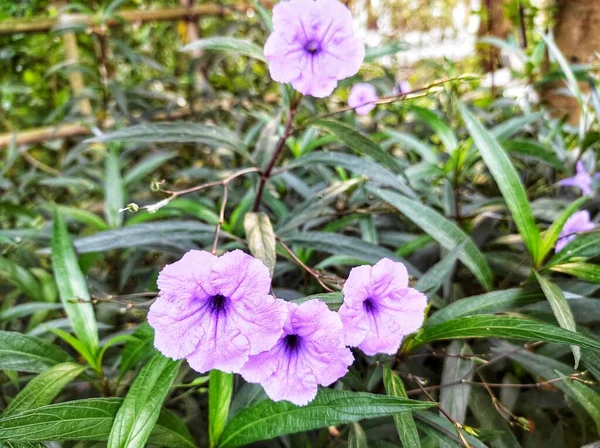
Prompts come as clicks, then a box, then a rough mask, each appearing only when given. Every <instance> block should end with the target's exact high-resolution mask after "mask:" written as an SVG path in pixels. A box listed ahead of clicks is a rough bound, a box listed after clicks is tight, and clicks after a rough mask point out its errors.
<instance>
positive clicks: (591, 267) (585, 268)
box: [550, 263, 600, 283]
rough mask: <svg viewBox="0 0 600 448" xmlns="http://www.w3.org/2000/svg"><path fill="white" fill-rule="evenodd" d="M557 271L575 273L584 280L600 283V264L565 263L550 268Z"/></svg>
mask: <svg viewBox="0 0 600 448" xmlns="http://www.w3.org/2000/svg"><path fill="white" fill-rule="evenodd" d="M550 269H551V270H553V271H556V272H562V273H564V274H570V275H574V276H575V277H578V278H580V279H582V280H585V281H588V282H592V283H600V265H597V264H591V263H565V264H558V265H554V266H552V267H551V268H550Z"/></svg>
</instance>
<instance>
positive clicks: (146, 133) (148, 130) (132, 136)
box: [87, 122, 243, 151]
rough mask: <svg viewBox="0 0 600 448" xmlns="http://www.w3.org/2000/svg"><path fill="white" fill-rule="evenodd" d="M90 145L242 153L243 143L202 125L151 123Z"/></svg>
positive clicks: (91, 141) (223, 131)
mask: <svg viewBox="0 0 600 448" xmlns="http://www.w3.org/2000/svg"><path fill="white" fill-rule="evenodd" d="M87 141H88V142H90V143H109V142H121V143H202V144H205V145H208V146H211V147H214V148H220V147H226V148H229V149H231V150H233V151H240V150H241V149H242V148H243V143H242V142H241V141H240V139H239V138H238V136H237V135H236V134H234V133H233V132H231V131H229V130H227V129H225V128H223V127H220V126H208V125H203V124H198V123H184V122H169V123H147V124H138V125H135V126H130V127H128V128H123V129H119V130H118V131H114V132H111V133H108V134H104V135H101V136H100V137H95V138H92V139H90V140H87Z"/></svg>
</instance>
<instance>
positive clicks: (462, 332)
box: [409, 314, 600, 349]
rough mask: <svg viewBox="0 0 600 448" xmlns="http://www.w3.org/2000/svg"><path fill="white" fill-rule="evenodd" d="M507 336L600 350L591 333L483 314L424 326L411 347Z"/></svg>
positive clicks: (510, 317) (515, 318)
mask: <svg viewBox="0 0 600 448" xmlns="http://www.w3.org/2000/svg"><path fill="white" fill-rule="evenodd" d="M466 338H506V339H516V340H522V341H545V342H558V343H560V344H569V345H578V346H580V347H588V348H595V349H600V342H598V341H596V340H594V339H592V338H589V337H587V336H584V335H581V334H579V333H575V332H572V331H569V330H565V329H563V328H560V327H556V326H554V325H549V324H545V323H542V322H538V321H535V320H532V319H524V318H519V317H513V316H498V315H487V314H482V315H479V316H466V317H458V318H455V319H452V320H449V321H446V322H442V323H440V324H437V325H431V326H428V327H426V328H424V329H422V330H421V331H420V332H419V333H417V334H416V335H415V336H414V339H413V341H412V343H410V347H409V348H411V349H412V348H414V347H415V346H418V345H422V344H426V343H428V342H433V341H439V340H445V339H466Z"/></svg>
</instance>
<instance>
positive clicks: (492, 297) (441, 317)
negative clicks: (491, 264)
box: [425, 287, 544, 327]
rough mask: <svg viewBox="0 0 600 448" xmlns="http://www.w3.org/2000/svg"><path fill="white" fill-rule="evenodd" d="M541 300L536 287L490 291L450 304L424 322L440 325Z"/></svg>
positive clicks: (427, 324)
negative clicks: (464, 317) (456, 319)
mask: <svg viewBox="0 0 600 448" xmlns="http://www.w3.org/2000/svg"><path fill="white" fill-rule="evenodd" d="M541 300H544V294H543V293H542V291H541V290H540V289H539V288H537V287H536V288H513V289H506V290H504V291H491V292H488V293H485V294H481V295H477V296H472V297H467V298H464V299H460V300H457V301H456V302H452V303H451V304H450V305H448V306H446V307H444V308H442V309H441V310H439V311H436V312H435V313H433V314H432V315H431V316H430V317H429V318H428V319H427V321H426V322H425V326H426V327H429V326H432V325H435V324H440V323H442V322H446V321H449V320H451V319H455V318H457V317H461V316H471V315H475V314H491V313H497V312H502V311H510V310H514V309H516V308H520V307H522V306H525V305H530V304H532V303H536V302H539V301H541Z"/></svg>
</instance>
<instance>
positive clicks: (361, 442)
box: [348, 422, 369, 448]
mask: <svg viewBox="0 0 600 448" xmlns="http://www.w3.org/2000/svg"><path fill="white" fill-rule="evenodd" d="M368 446H369V444H368V441H367V435H366V434H365V431H364V429H362V427H361V426H360V425H359V424H358V423H356V422H354V423H352V426H350V434H348V448H368Z"/></svg>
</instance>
